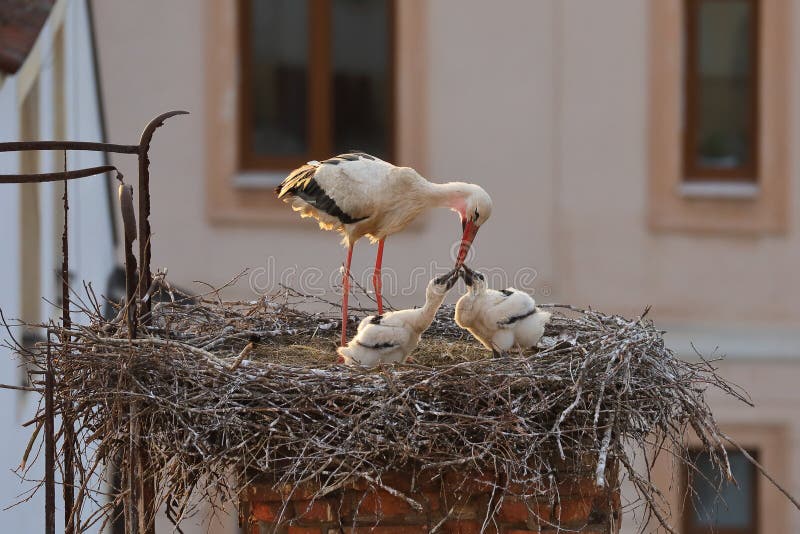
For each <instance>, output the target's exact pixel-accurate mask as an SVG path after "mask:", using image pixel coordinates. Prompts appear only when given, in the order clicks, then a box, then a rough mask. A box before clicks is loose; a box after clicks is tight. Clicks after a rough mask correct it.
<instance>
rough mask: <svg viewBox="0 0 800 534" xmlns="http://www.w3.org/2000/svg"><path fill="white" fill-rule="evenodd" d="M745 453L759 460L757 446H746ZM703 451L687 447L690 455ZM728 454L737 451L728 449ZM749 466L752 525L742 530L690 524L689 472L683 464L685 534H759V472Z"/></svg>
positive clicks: (759, 453)
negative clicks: (751, 479) (750, 474)
mask: <svg viewBox="0 0 800 534" xmlns="http://www.w3.org/2000/svg"><path fill="white" fill-rule="evenodd" d="M745 450H747V453H748V454H749V455H750V456H752V457H753V458H755V460H756V461H757V462H760V459H759V458H760V456H761V451H760V449H758V448H752V447H751V448H748V449H745ZM702 452H704V451H703V449H701V448H699V447H692V448H690V449H689V455H690V457H692V458H693V457H695V456H696V455H698V454H700V453H702ZM727 452H728V454H731V453H738V452H739V451H738V450H736V449H728V450H727ZM750 468H751V469H752V470H753V491H752V494H751V496H750V499H751V502H750V505H751V507H752V510H753V516H752V518H751V525H752V527H748V529H745V530H742V529H739V528H724V527H709V528H704V527H698V526H695V525H693V524H692V512H693V508H692V503H691V495H690V493H689V482H690V476H691V473H690V471H689V467H688V466H686V465H684V468H683V480H682V485H681V489H682V494H683V496H684V503H683V510H684V511H685V513H683V514H682V515H683V532H684V533H685V534H759V532H760V529H759V525H760V520H761V518H760V510H759V500H758V495H759V492H760V491H761V487H760V484H759V478H760V476H761V473H759V471H758V469H757V468H756V467H755V466H754V465H752V464H751V465H750Z"/></svg>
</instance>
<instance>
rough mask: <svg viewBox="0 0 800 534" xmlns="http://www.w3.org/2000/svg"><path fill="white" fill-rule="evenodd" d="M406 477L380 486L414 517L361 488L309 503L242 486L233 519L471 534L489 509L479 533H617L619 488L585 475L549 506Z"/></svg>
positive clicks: (272, 527)
mask: <svg viewBox="0 0 800 534" xmlns="http://www.w3.org/2000/svg"><path fill="white" fill-rule="evenodd" d="M412 476H413V475H412V474H411V473H403V472H396V473H393V474H392V475H390V476H386V475H384V476H383V478H382V482H383V484H384V485H385V486H388V487H391V488H394V489H396V490H399V491H402V492H403V494H404V495H405V496H407V497H409V498H410V499H413V500H414V501H416V503H418V504H419V505H420V508H421V509H415V507H414V506H413V504H412V503H409V502H408V501H407V500H406V499H404V498H403V497H402V496H400V495H395V494H392V493H390V492H389V491H386V490H385V489H375V488H374V487H370V486H369V485H368V484H366V483H361V482H359V483H355V484H350V485H348V486H346V487H343V488H341V489H339V490H337V491H336V492H334V493H330V494H328V495H326V496H325V497H323V498H318V499H316V500H313V501H312V500H311V499H312V497H313V496H314V495H315V494H316V487H315V486H313V485H305V486H300V487H291V486H287V487H284V488H282V490H281V491H275V490H274V489H273V488H272V485H271V484H268V483H264V484H254V485H252V486H250V487H249V488H247V489H246V490H245V491H244V492H243V494H242V495H241V496H240V499H241V502H240V511H239V519H240V522H241V525H242V527H244V528H245V532H247V534H268V533H272V532H275V533H277V534H342V533H346V534H361V533H368V532H372V533H375V534H417V533H419V534H422V533H425V532H433V531H434V529H436V530H435V531H436V532H442V533H445V534H447V533H452V534H457V533H460V534H478V533H479V532H481V527H482V525H483V523H484V520H485V518H486V517H487V510H490V509H494V510H496V513H495V514H493V515H494V521H492V520H491V519H490V520H489V523H488V526H487V528H486V530H485V532H489V533H498V534H526V533H552V534H555V533H556V532H559V526H560V527H561V528H562V529H569V530H570V531H571V532H582V533H584V534H617V533H618V532H619V524H620V521H619V517H620V498H619V488H618V487H614V488H611V489H609V488H600V487H598V486H597V485H596V483H595V478H594V475H593V474H591V475H590V474H589V473H587V474H586V476H572V477H571V478H570V479H569V480H566V481H564V482H560V483H558V485H557V488H558V492H557V494H558V500H557V501H554V502H551V498H548V497H547V496H545V495H553V494H554V493H555V492H546V493H545V494H543V496H542V497H541V498H538V499H529V500H528V501H527V503H526V502H524V501H523V500H521V499H519V498H516V497H513V496H511V495H504V496H503V497H502V499H501V498H500V495H499V494H498V491H497V490H495V492H494V494H493V492H492V489H493V487H495V480H494V479H493V478H492V477H486V476H483V477H480V476H478V477H474V476H469V475H458V474H456V473H453V472H449V473H447V474H446V475H444V476H441V477H436V479H434V480H425V481H420V480H416V481H414V483H413V487H412V482H411V479H412ZM609 480H613V481H615V480H616V477H614V478H611V477H609ZM511 489H512V491H511V493H512V494H513V493H514V491H513V488H511ZM529 493H530V492H529ZM448 511H449V512H450V513H449V514H448ZM276 527H277V529H276Z"/></svg>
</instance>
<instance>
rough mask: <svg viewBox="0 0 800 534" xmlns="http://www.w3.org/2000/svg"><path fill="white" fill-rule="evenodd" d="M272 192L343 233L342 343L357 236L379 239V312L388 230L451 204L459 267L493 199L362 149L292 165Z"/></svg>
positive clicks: (322, 224)
mask: <svg viewBox="0 0 800 534" xmlns="http://www.w3.org/2000/svg"><path fill="white" fill-rule="evenodd" d="M275 192H276V193H277V195H278V198H280V199H282V200H284V201H286V202H288V203H290V204H291V205H292V209H294V210H295V211H299V212H300V215H301V216H302V217H313V218H315V219H316V220H317V221H318V222H319V226H320V228H322V229H323V230H335V231H337V232H339V233H340V234H342V236H343V239H342V243H343V244H344V245H345V246H346V247H347V260H346V262H345V268H344V273H343V275H342V288H343V295H342V340H341V344H342V346H344V345H346V343H347V305H348V295H349V293H350V262H351V260H352V257H353V246H354V245H355V243H356V241H358V240H359V239H360V238H362V237H364V236H367V237H369V239H370V241H371V242H373V243H376V242H377V243H378V254H377V256H376V258H375V270H374V271H373V275H372V286H373V288H374V290H375V300H376V302H377V305H378V313H379V314H381V313H383V298H382V296H381V264H382V262H383V247H384V243H385V241H386V237H387V236H389V235H391V234H394V233H397V232H400V231H401V230H403V229H404V228H405V227H406V226H408V224H409V223H411V221H413V220H414V219H415V218H416V217H417V216H418V215H419V214H420V213H422V212H423V211H425V210H427V209H429V208H433V207H443V208H449V209H451V210H453V211H455V212H457V213H458V214H459V216H460V217H461V227H462V236H461V245H460V247H459V251H458V256H457V258H456V264H455V268H456V269H458V268H460V267H461V265H462V264H463V263H464V259H465V258H466V255H467V252H468V251H469V248H470V246H471V245H472V241H473V240H474V239H475V235H476V234H477V233H478V229H479V228H480V227H481V225H482V224H483V223H484V222H486V220H487V219H488V218H489V216H490V215H491V213H492V199H491V198H490V197H489V195H488V194H487V193H486V191H484V190H483V188H481V187H479V186H477V185H474V184H467V183H464V182H448V183H444V184H437V183H433V182H429V181H428V180H426V179H425V178H423V177H422V176H420V174H419V173H418V172H417V171H415V170H414V169H412V168H410V167H396V166H395V165H392V164H391V163H387V162H386V161H383V160H381V159H378V158H376V157H374V156H370V155H369V154H365V153H363V152H352V153H348V154H340V155H338V156H336V157H333V158H330V159H326V160H325V161H310V162H308V163H306V164H305V165H303V166H302V167H299V168H297V169H295V170H293V171H292V172H291V173H290V174H289V176H287V177H286V179H285V180H284V181H283V182H282V183H281V185H279V186H278V187H277V188H276V189H275Z"/></svg>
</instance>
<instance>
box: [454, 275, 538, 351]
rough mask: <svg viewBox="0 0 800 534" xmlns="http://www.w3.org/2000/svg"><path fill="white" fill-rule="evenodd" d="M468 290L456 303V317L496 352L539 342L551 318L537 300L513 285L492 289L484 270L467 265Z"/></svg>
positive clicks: (457, 320) (458, 322)
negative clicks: (501, 288)
mask: <svg viewBox="0 0 800 534" xmlns="http://www.w3.org/2000/svg"><path fill="white" fill-rule="evenodd" d="M463 275H464V281H465V282H466V284H467V288H468V290H467V292H466V293H465V294H464V295H463V296H462V297H461V298H460V299H459V300H458V302H457V303H456V312H455V320H456V324H458V326H460V327H461V328H465V329H466V330H468V331H469V332H470V334H472V335H473V336H474V337H475V338H476V339H477V340H478V341H480V342H481V343H483V345H484V346H485V347H486V348H487V349H489V350H491V351H493V352H494V354H495V355H496V356H497V355H503V354H505V353H506V352H508V351H509V350H511V349H512V348H518V349H528V348H531V347H534V346H536V344H537V343H538V342H539V339H541V337H542V335H543V334H544V327H545V325H546V324H547V322H548V321H549V320H550V315H551V314H550V313H549V312H546V311H542V310H540V309H538V308H537V307H536V301H535V300H534V299H533V297H531V296H530V295H528V294H527V293H524V292H522V291H519V290H517V289H514V288H509V289H504V290H502V291H497V290H494V289H489V288H488V286H487V284H486V279H485V278H484V276H483V275H482V274H481V273H478V272H475V271H472V270H471V269H469V268H467V267H466V266H464V273H463Z"/></svg>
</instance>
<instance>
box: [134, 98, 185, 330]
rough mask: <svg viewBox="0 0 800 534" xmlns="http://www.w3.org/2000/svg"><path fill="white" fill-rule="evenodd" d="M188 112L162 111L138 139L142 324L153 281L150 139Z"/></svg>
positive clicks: (146, 313) (147, 312) (147, 320)
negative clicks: (148, 293)
mask: <svg viewBox="0 0 800 534" xmlns="http://www.w3.org/2000/svg"><path fill="white" fill-rule="evenodd" d="M188 114H189V112H188V111H168V112H166V113H162V114H161V115H159V116H158V117H156V118H155V119H153V120H151V121H150V123H149V124H148V125H147V126H146V127H145V129H144V131H143V132H142V136H141V138H140V139H139V299H140V301H141V306H142V309H141V310H140V317H142V318H144V321H145V323H144V324H147V323H148V322H149V320H150V319H149V317H150V299H145V296H146V295H147V290H148V289H149V288H150V284H152V282H153V279H152V274H151V273H150V257H151V248H150V234H151V230H150V157H149V151H150V141H152V139H153V133H154V132H155V131H156V129H158V128H159V127H160V126H162V125H163V124H164V121H166V120H167V119H169V118H170V117H174V116H176V115H188Z"/></svg>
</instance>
